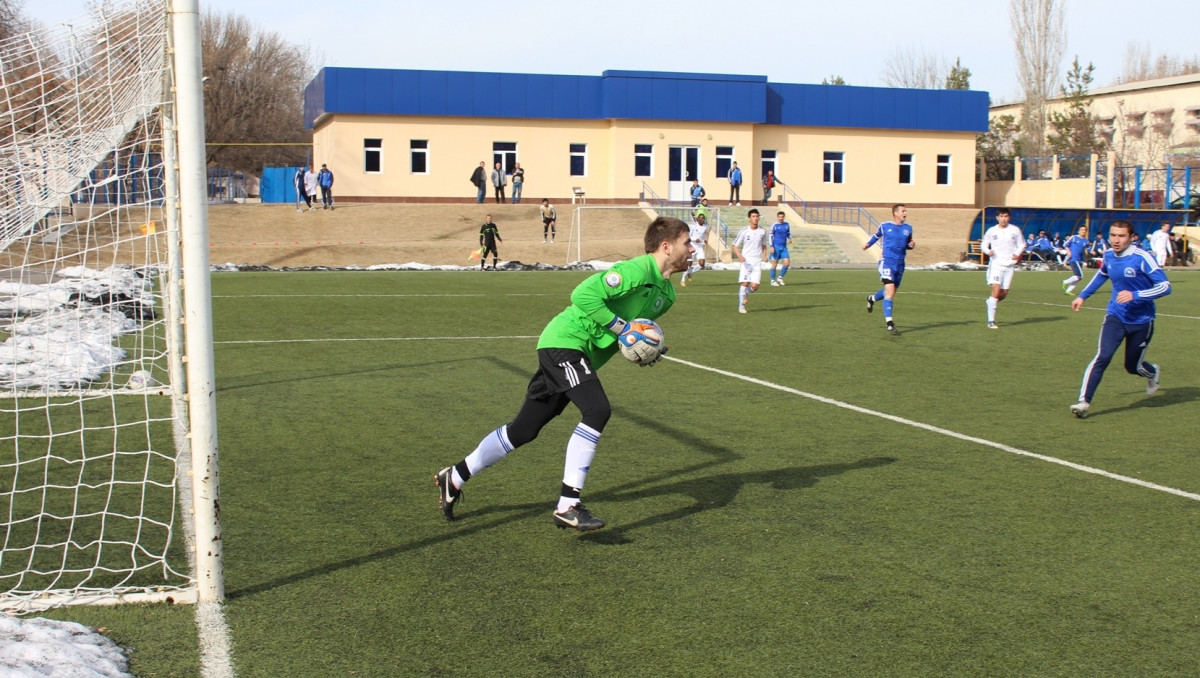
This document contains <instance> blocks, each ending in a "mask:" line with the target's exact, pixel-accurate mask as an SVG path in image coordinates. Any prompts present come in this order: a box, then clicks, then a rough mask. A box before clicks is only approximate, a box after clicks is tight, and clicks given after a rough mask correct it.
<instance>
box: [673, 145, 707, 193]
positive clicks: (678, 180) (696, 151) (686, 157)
mask: <svg viewBox="0 0 1200 678" xmlns="http://www.w3.org/2000/svg"><path fill="white" fill-rule="evenodd" d="M699 178H700V147H699V146H671V147H670V148H669V149H668V154H667V181H668V182H669V183H668V185H667V200H670V201H671V202H682V201H690V200H691V199H692V179H699ZM700 185H701V186H703V185H704V182H700Z"/></svg>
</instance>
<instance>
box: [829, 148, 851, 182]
mask: <svg viewBox="0 0 1200 678" xmlns="http://www.w3.org/2000/svg"><path fill="white" fill-rule="evenodd" d="M845 162H846V154H845V153H843V152H842V151H825V173H824V177H825V183H827V184H841V183H845V181H846V177H845V174H844V171H845V167H844V165H845Z"/></svg>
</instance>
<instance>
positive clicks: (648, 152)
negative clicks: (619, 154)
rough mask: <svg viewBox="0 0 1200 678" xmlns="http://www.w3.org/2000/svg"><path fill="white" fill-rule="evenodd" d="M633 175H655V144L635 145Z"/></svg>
mask: <svg viewBox="0 0 1200 678" xmlns="http://www.w3.org/2000/svg"><path fill="white" fill-rule="evenodd" d="M633 176H635V177H652V176H654V145H653V144H634V145H633Z"/></svg>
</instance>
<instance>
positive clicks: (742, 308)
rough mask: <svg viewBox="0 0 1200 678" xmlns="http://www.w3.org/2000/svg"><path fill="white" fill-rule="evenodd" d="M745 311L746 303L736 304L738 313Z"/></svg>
mask: <svg viewBox="0 0 1200 678" xmlns="http://www.w3.org/2000/svg"><path fill="white" fill-rule="evenodd" d="M745 312H746V305H745V304H738V313H745Z"/></svg>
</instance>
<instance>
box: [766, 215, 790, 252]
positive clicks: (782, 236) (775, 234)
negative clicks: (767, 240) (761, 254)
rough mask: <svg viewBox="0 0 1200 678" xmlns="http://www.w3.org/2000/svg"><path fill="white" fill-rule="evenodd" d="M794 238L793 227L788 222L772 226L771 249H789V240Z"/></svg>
mask: <svg viewBox="0 0 1200 678" xmlns="http://www.w3.org/2000/svg"><path fill="white" fill-rule="evenodd" d="M791 237H792V227H791V226H790V225H789V224H788V222H786V221H784V222H780V223H774V224H771V247H774V248H775V249H780V248H783V247H787V244H788V240H790V239H791Z"/></svg>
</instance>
